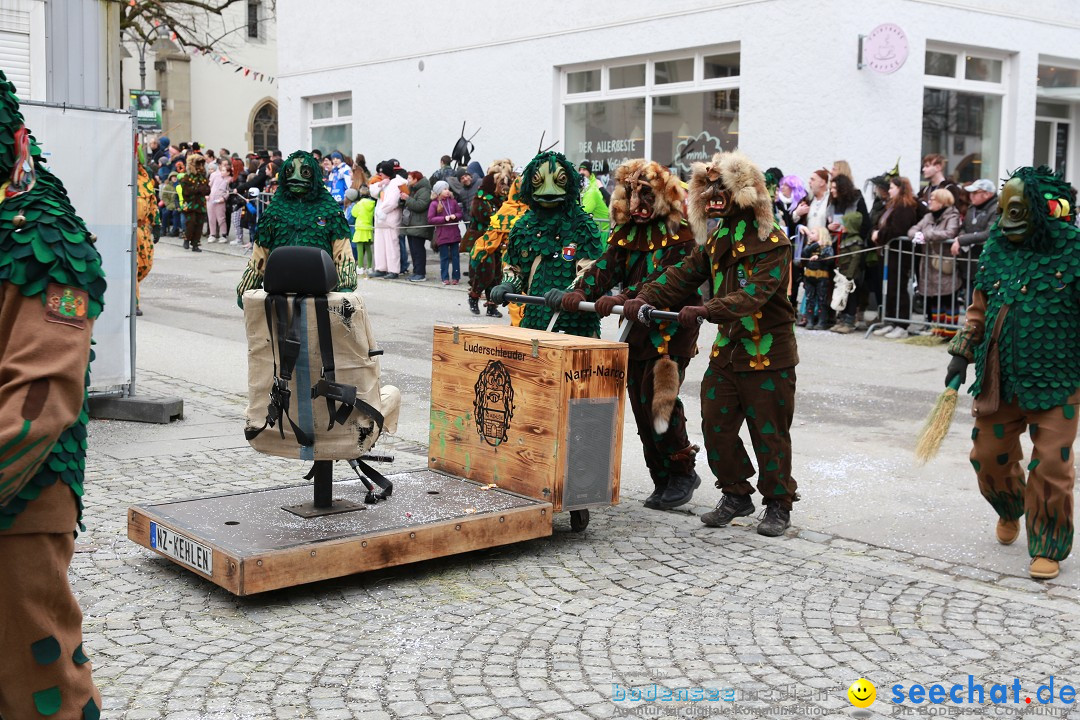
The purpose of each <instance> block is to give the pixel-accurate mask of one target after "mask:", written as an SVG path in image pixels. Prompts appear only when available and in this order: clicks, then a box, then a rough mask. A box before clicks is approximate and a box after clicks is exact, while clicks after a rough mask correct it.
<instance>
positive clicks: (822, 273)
mask: <svg viewBox="0 0 1080 720" xmlns="http://www.w3.org/2000/svg"><path fill="white" fill-rule="evenodd" d="M835 254H836V253H835V251H834V250H833V241H832V236H830V235H829V231H828V230H826V229H825V228H822V227H819V228H814V230H813V234H812V235H810V236H809V238H807V241H806V245H805V247H803V251H802V265H803V287H804V288H805V293H806V319H807V322H806V329H807V330H824V329H825V326H826V325H825V323H826V321H827V320H828V317H829V280H830V279H831V278H832V274H833V264H834V262H835V261H834V260H833V255H835Z"/></svg>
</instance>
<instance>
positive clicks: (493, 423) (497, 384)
mask: <svg viewBox="0 0 1080 720" xmlns="http://www.w3.org/2000/svg"><path fill="white" fill-rule="evenodd" d="M474 387H475V391H476V396H475V399H474V400H473V409H474V410H475V413H474V417H475V418H476V431H477V432H478V433H480V437H482V438H484V442H486V443H487V444H488V445H491V446H493V447H498V446H499V445H501V444H502V443H504V442H506V432H507V430H509V429H510V418H512V417H513V416H514V386H513V385H512V384H511V382H510V371H509V370H507V369H506V366H505V365H503V364H502V363H501V362H500V361H498V360H488V364H487V366H486V367H485V368H484V369H483V370H481V371H480V375H479V376H478V377H477V378H476V385H475V386H474Z"/></svg>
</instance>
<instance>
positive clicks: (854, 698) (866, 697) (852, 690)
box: [847, 678, 877, 708]
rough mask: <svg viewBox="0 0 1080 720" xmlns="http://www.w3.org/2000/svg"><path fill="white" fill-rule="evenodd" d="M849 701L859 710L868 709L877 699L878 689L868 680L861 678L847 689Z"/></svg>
mask: <svg viewBox="0 0 1080 720" xmlns="http://www.w3.org/2000/svg"><path fill="white" fill-rule="evenodd" d="M847 696H848V700H850V701H851V704H852V705H854V706H855V707H857V708H868V707H870V706H871V705H873V704H874V700H875V699H876V698H877V688H875V687H874V683H872V682H870V681H869V680H867V679H866V678H859V679H858V680H856V681H855V682H853V683H851V687H849V688H848V689H847Z"/></svg>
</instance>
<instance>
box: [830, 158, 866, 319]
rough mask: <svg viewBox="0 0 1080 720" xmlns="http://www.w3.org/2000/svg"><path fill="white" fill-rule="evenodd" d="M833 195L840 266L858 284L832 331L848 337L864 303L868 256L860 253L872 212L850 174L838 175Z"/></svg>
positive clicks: (832, 230) (832, 228)
mask: <svg viewBox="0 0 1080 720" xmlns="http://www.w3.org/2000/svg"><path fill="white" fill-rule="evenodd" d="M830 192H831V194H832V221H831V222H830V223H829V224H828V226H827V227H828V230H829V232H830V233H831V234H832V236H833V238H835V240H834V243H833V248H834V249H835V251H836V257H837V259H836V267H837V269H838V270H839V271H840V273H841V274H842V275H843V276H844V277H846V278H847V279H848V280H852V281H854V282H855V292H852V293H850V294H849V295H848V298H847V302H846V304H845V305H844V307H843V308H842V309H840V310H838V314H837V321H836V324H835V325H834V326H833V327H832V331H833V332H836V333H841V334H847V333H850V332H852V331H853V330H854V329H855V312H856V310H857V309H858V307H859V305H860V303H861V302H862V297H861V295H862V294H863V293H865V291H866V289H865V283H864V282H863V277H862V269H863V260H864V253H862V252H859V251H860V250H862V249H863V239H864V238H865V237H866V232H865V231H864V228H865V227H866V226H867V218H868V217H869V214H870V213H869V211H868V210H867V209H866V201H865V200H864V199H863V196H862V193H860V192H859V191H858V189H856V187H855V184H854V183H853V182H852V181H851V178H849V177H848V176H847V175H844V174H843V173H841V174H839V175H836V176H835V177H834V178H833V180H832V184H831V187H830Z"/></svg>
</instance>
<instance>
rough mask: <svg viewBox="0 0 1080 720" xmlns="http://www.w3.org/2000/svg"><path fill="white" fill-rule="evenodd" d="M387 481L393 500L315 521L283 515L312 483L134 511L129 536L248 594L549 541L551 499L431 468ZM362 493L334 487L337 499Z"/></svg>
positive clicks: (351, 485)
mask: <svg viewBox="0 0 1080 720" xmlns="http://www.w3.org/2000/svg"><path fill="white" fill-rule="evenodd" d="M388 477H389V478H390V479H391V480H392V481H393V483H394V495H393V497H391V498H390V499H389V500H385V501H383V502H381V503H379V504H378V505H368V506H363V505H361V509H360V510H357V511H353V512H345V513H341V514H336V515H326V516H323V517H319V518H300V517H297V516H296V515H293V514H292V513H289V512H287V511H286V510H284V509H283V507H285V506H291V505H295V504H297V503H300V502H304V501H306V500H310V499H311V492H312V490H311V484H310V483H306V484H304V485H296V486H292V487H284V488H271V489H267V490H256V491H253V492H243V493H233V494H230V495H219V496H214V497H204V498H195V499H191V500H180V501H176V502H168V503H161V504H157V505H140V506H133V507H131V508H129V509H128V539H130V540H132V541H133V542H136V543H138V544H139V545H142V546H143V547H145V548H148V549H151V550H153V551H154V552H156V553H157V554H159V555H161V556H163V557H165V558H167V559H168V560H170V561H172V562H174V563H176V564H177V565H179V566H180V567H181V568H183V569H185V570H189V571H191V572H193V573H195V574H196V575H198V576H200V577H202V578H204V579H206V580H209V581H210V582H212V583H214V584H216V585H220V586H221V587H223V588H225V589H226V590H228V591H229V592H231V593H233V594H235V595H241V596H243V595H252V594H255V593H261V592H266V591H268V590H277V589H279V588H285V587H292V586H294V585H302V584H304V583H310V582H316V581H318V580H326V579H329V578H336V577H342V576H345V575H351V574H353V573H358V572H365V571H368V570H377V569H380V568H386V567H392V566H396V565H404V564H406V563H412V562H417V561H420V560H430V559H432V558H438V557H445V556H448V555H454V554H457V553H462V552H469V551H472V550H481V549H484V548H490V547H496V546H498V545H507V544H510V543H515V542H521V541H524V540H531V539H534V538H540V537H547V536H549V535H551V531H552V527H551V515H552V508H551V505H550V504H549V503H547V502H542V501H538V500H535V499H533V498H526V497H522V496H520V495H517V494H515V493H511V492H508V491H505V490H500V489H488V488H485V487H484V486H483V485H482V484H480V483H474V482H471V481H469V480H465V479H462V478H457V477H451V476H449V475H446V474H443V473H438V472H435V471H432V470H430V469H421V470H415V471H411V472H404V473H396V474H393V475H389V476H388ZM365 492H366V491H365V489H364V487H363V486H362V485H360V483H359V482H358V481H357V480H355V479H354V480H350V481H346V482H339V483H335V484H334V498H335V502H336V501H337V499H338V498H343V499H346V500H350V501H354V502H357V503H362V501H363V497H364V494H365ZM170 551H171V552H170Z"/></svg>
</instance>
